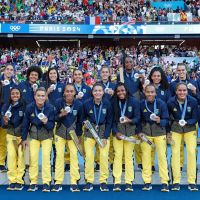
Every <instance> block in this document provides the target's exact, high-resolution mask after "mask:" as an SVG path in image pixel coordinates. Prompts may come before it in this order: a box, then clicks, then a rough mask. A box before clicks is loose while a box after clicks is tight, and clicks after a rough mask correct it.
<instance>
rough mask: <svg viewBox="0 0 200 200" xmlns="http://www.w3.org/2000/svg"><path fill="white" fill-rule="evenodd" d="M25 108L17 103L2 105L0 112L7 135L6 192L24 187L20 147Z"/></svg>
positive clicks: (22, 156)
mask: <svg viewBox="0 0 200 200" xmlns="http://www.w3.org/2000/svg"><path fill="white" fill-rule="evenodd" d="M7 111H9V112H11V113H12V116H11V117H10V119H9V121H8V124H7V125H5V123H4V120H3V117H4V115H5V113H6V112H7ZM24 112H25V106H24V103H23V102H21V101H19V102H16V103H15V104H10V105H9V104H8V103H6V104H4V105H3V107H2V111H1V116H2V121H1V122H2V127H3V128H6V131H7V135H6V140H7V164H8V172H7V175H8V180H9V187H8V188H7V189H8V190H22V189H23V185H24V180H23V176H24V173H25V164H24V154H23V151H22V148H21V146H20V147H19V146H18V145H19V144H20V143H21V140H22V138H21V136H22V132H21V127H22V121H23V117H24Z"/></svg>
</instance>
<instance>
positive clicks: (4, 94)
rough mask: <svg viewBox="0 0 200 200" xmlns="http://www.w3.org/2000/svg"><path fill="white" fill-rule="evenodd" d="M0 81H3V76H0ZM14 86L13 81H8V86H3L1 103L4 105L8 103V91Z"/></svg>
mask: <svg viewBox="0 0 200 200" xmlns="http://www.w3.org/2000/svg"><path fill="white" fill-rule="evenodd" d="M0 81H4V75H2V76H1V78H0ZM14 86H16V83H15V82H14V80H13V79H11V80H10V84H8V85H3V103H6V102H7V101H8V99H9V96H10V89H11V88H12V87H14ZM1 106H2V105H1Z"/></svg>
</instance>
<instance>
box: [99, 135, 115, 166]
mask: <svg viewBox="0 0 200 200" xmlns="http://www.w3.org/2000/svg"><path fill="white" fill-rule="evenodd" d="M96 147H97V145H96ZM113 160H114V148H113V136H112V134H110V148H109V163H110V164H113ZM95 162H96V163H98V164H99V148H96V154H95Z"/></svg>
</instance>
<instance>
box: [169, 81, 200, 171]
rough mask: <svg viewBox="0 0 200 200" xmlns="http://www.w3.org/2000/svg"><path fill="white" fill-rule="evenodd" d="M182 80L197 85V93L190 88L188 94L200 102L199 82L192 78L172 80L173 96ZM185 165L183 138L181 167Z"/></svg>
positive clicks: (171, 89) (171, 90) (171, 91)
mask: <svg viewBox="0 0 200 200" xmlns="http://www.w3.org/2000/svg"><path fill="white" fill-rule="evenodd" d="M180 82H183V83H185V84H186V85H188V84H192V85H194V86H195V87H196V89H197V90H196V94H193V93H192V91H191V90H190V89H188V94H189V95H190V96H192V97H194V98H195V99H197V101H198V102H199V104H200V92H199V87H198V82H196V81H194V80H192V79H190V80H188V79H186V80H180V79H179V78H177V79H176V80H175V81H173V82H171V84H170V93H171V96H172V97H173V96H175V94H176V92H175V91H176V85H177V83H180ZM183 165H184V141H183V140H182V144H181V168H182V167H183Z"/></svg>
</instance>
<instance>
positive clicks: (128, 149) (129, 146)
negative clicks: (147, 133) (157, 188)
mask: <svg viewBox="0 0 200 200" xmlns="http://www.w3.org/2000/svg"><path fill="white" fill-rule="evenodd" d="M131 138H135V137H133V136H132V137H131ZM134 146H135V145H134V144H133V143H131V142H127V141H123V140H118V139H117V138H116V137H113V147H114V152H115V156H114V163H113V176H114V178H115V180H114V183H115V184H120V183H121V176H122V158H123V153H124V158H125V182H126V183H127V184H132V181H133V180H134V166H133V149H134Z"/></svg>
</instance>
